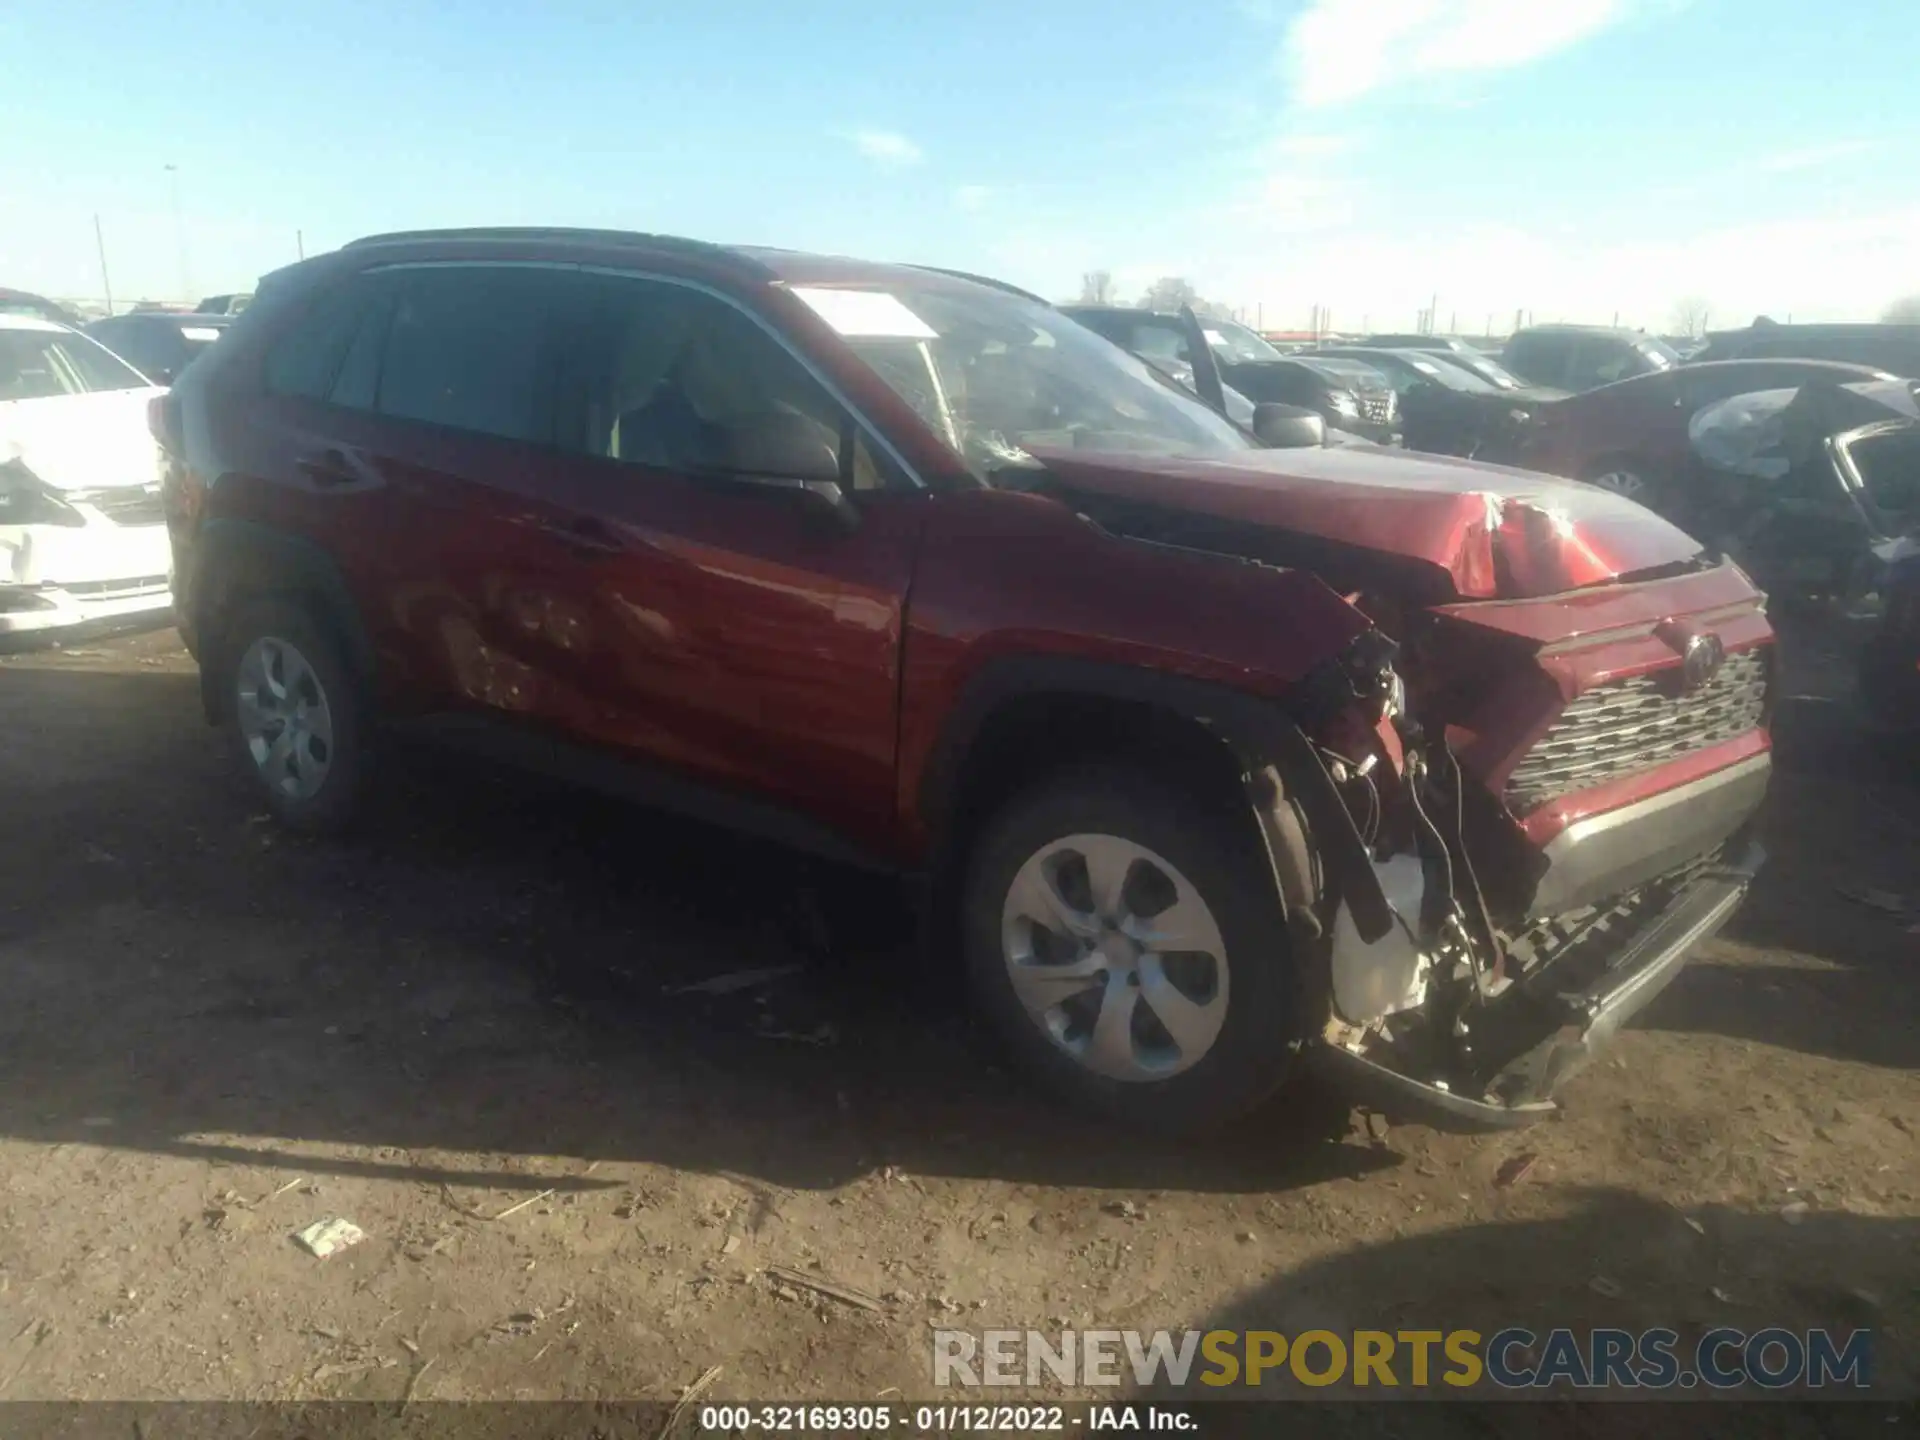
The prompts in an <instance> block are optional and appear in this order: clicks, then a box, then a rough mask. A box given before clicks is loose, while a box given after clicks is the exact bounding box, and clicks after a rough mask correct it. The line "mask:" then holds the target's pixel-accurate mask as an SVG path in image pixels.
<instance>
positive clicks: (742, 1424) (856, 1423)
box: [699, 1404, 1199, 1435]
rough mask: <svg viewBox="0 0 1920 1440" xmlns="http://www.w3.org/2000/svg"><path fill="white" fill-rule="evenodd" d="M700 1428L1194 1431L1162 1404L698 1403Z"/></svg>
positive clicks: (1179, 1412) (1188, 1416) (1182, 1413)
mask: <svg viewBox="0 0 1920 1440" xmlns="http://www.w3.org/2000/svg"><path fill="white" fill-rule="evenodd" d="M699 1419H700V1429H701V1431H702V1432H703V1433H706V1434H710V1435H714V1434H718V1435H748V1434H752V1433H755V1432H774V1431H778V1432H815V1433H833V1432H840V1433H852V1434H868V1435H871V1434H878V1433H882V1432H885V1431H890V1430H899V1431H901V1432H902V1433H907V1434H927V1435H953V1434H963V1433H970V1434H984V1435H1024V1434H1049V1433H1053V1434H1058V1433H1063V1432H1065V1431H1067V1430H1068V1429H1069V1428H1072V1429H1076V1430H1078V1429H1086V1430H1090V1431H1111V1430H1150V1431H1161V1432H1181V1431H1194V1430H1198V1429H1199V1422H1198V1421H1197V1420H1196V1419H1195V1417H1194V1416H1193V1415H1192V1413H1190V1412H1189V1411H1187V1410H1185V1409H1182V1408H1180V1407H1177V1406H1165V1405H1078V1406H1066V1405H912V1406H909V1405H905V1404H897V1405H885V1404H881V1405H703V1406H701V1408H700V1415H699Z"/></svg>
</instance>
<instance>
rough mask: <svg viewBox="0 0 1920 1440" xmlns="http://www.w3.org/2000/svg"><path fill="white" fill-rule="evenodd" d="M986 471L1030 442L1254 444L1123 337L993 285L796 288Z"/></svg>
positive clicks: (1217, 450) (1193, 447) (1191, 447)
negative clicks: (1154, 368) (1150, 366)
mask: <svg viewBox="0 0 1920 1440" xmlns="http://www.w3.org/2000/svg"><path fill="white" fill-rule="evenodd" d="M794 294H795V295H797V296H798V297H799V298H800V299H801V300H804V301H805V302H806V303H807V304H808V305H809V306H811V307H812V308H813V309H814V310H815V311H816V312H817V313H818V314H819V315H820V316H821V317H822V318H823V319H825V320H826V322H827V323H828V324H829V325H831V326H832V327H833V328H834V329H835V330H837V331H838V332H839V333H840V335H841V337H842V338H843V339H845V341H846V342H847V344H848V346H849V347H850V348H851V349H852V350H853V352H854V353H855V354H856V355H858V356H859V357H860V359H861V360H863V361H864V362H865V363H866V364H867V365H868V366H869V367H870V368H871V369H872V370H873V372H874V373H875V374H876V375H878V376H879V377H880V378H881V379H882V380H884V381H885V382H886V383H887V385H888V387H889V388H890V389H892V390H893V391H894V393H895V394H897V395H899V396H900V398H901V399H903V400H905V401H906V402H907V404H909V405H911V406H912V407H913V408H914V410H915V411H916V412H917V413H918V414H919V415H920V417H921V419H923V420H925V421H926V422H927V424H928V425H929V426H930V427H931V428H932V429H933V431H934V433H935V434H936V435H938V436H940V437H941V439H943V440H945V441H946V443H947V444H948V445H950V446H952V447H953V449H954V451H955V452H956V453H958V454H959V456H960V458H961V459H962V460H963V461H964V462H965V463H966V465H967V468H968V469H970V470H972V471H973V472H974V474H976V475H978V476H980V477H981V478H982V479H986V478H988V477H989V476H990V475H991V474H992V472H993V471H994V470H995V469H996V468H998V467H1000V466H1002V465H1008V464H1021V463H1025V462H1028V461H1029V460H1030V459H1031V457H1030V456H1029V455H1028V453H1027V450H1028V447H1030V446H1053V447H1060V448H1072V449H1085V450H1125V451H1144V452H1147V453H1151V454H1157V455H1204V456H1223V455H1232V454H1237V453H1239V452H1242V451H1245V450H1248V449H1250V448H1252V447H1253V441H1252V440H1251V439H1249V438H1248V437H1247V436H1246V435H1244V434H1243V433H1241V432H1240V431H1239V430H1236V429H1235V428H1234V427H1233V426H1232V425H1230V424H1229V423H1228V422H1227V421H1225V420H1223V419H1221V418H1220V417H1219V416H1218V415H1216V414H1214V412H1213V411H1211V410H1209V409H1208V408H1207V407H1206V406H1204V405H1202V404H1201V403H1200V402H1199V400H1197V399H1189V398H1188V397H1187V396H1186V395H1185V394H1184V393H1183V392H1181V391H1180V390H1178V389H1175V388H1174V387H1173V386H1172V385H1170V384H1168V383H1166V382H1165V381H1163V380H1160V379H1157V378H1155V377H1154V376H1153V375H1152V374H1151V373H1150V372H1149V371H1148V370H1147V367H1146V366H1145V365H1144V364H1143V363H1142V362H1141V361H1140V360H1138V359H1136V358H1135V357H1134V356H1132V355H1130V354H1128V353H1127V352H1126V351H1125V350H1122V349H1121V348H1120V347H1119V346H1118V345H1115V344H1113V343H1112V342H1111V341H1109V340H1106V339H1104V338H1103V337H1101V336H1099V335H1096V334H1095V333H1094V332H1093V331H1091V330H1089V329H1087V328H1086V327H1085V326H1083V325H1080V324H1078V323H1077V322H1075V321H1073V320H1070V319H1068V318H1067V317H1066V316H1064V315H1062V314H1060V313H1059V312H1058V311H1056V310H1053V309H1052V308H1050V307H1048V306H1045V305H1041V304H1037V303H1035V302H1033V301H1031V300H1027V299H1024V298H1022V297H1020V296H1018V295H1011V294H1007V293H1004V292H1002V291H998V290H988V289H985V288H984V287H974V286H967V287H964V288H962V287H959V286H947V285H925V286H922V285H916V284H913V283H911V282H910V283H908V284H905V285H900V286H895V287H893V288H890V289H886V290H879V289H871V290H869V289H838V288H836V289H817V288H812V287H804V286H798V287H795V290H794Z"/></svg>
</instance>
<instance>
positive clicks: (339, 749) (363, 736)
mask: <svg viewBox="0 0 1920 1440" xmlns="http://www.w3.org/2000/svg"><path fill="white" fill-rule="evenodd" d="M219 653H220V660H219V685H220V691H219V694H220V701H221V705H222V707H223V711H222V713H223V716H224V718H225V721H226V731H227V737H228V743H229V748H230V750H231V752H232V754H233V758H234V764H235V766H236V768H237V769H238V770H239V771H240V774H241V776H242V777H243V780H244V782H245V783H247V784H248V785H250V787H251V788H252V790H253V792H254V794H255V795H257V796H258V797H259V798H260V799H262V800H264V801H265V802H266V806H267V808H268V810H269V811H271V812H272V814H273V816H274V818H275V819H277V820H278V821H279V822H280V823H281V824H283V825H285V826H286V827H287V828H288V829H290V830H297V831H301V832H303V833H306V834H316V835H318V834H337V833H339V832H340V831H342V830H344V829H346V828H347V827H348V826H349V825H350V824H351V823H352V822H353V820H354V818H355V816H356V815H357V814H358V813H359V809H360V801H361V797H362V794H363V792H364V790H365V781H366V775H367V770H368V767H369V763H370V756H369V755H368V752H367V730H368V713H367V706H366V702H365V699H364V697H363V693H362V690H361V687H360V686H359V684H358V683H357V682H356V681H355V678H354V675H353V672H352V671H351V670H350V669H349V668H348V667H347V664H346V662H345V660H344V659H343V658H342V655H341V652H340V647H339V646H338V645H337V644H336V643H335V641H334V639H333V637H332V636H331V635H330V634H329V633H328V632H327V630H326V628H325V627H324V626H323V625H321V624H320V623H318V622H317V621H316V620H315V619H314V617H313V615H312V614H311V612H309V611H308V610H307V609H306V608H305V607H303V606H301V605H300V604H298V603H297V602H294V601H289V600H280V599H263V600H255V601H250V602H248V603H246V604H245V605H244V606H243V607H242V608H241V609H240V610H239V611H238V612H237V613H236V614H235V615H234V617H233V620H232V622H231V623H230V624H229V625H228V626H227V627H226V629H225V631H224V634H223V636H222V641H221V645H220V647H219Z"/></svg>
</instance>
